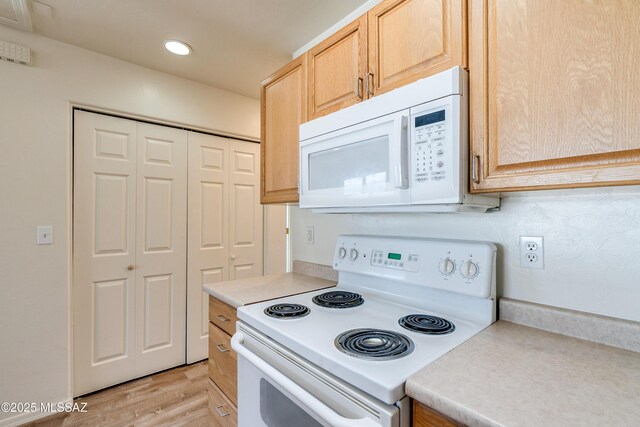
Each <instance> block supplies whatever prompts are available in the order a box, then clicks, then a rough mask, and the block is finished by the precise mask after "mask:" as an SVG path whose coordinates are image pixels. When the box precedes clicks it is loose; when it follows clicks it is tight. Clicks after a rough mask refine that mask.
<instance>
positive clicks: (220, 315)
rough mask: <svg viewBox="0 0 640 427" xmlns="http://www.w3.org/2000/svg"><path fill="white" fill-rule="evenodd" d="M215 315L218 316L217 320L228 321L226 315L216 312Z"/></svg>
mask: <svg viewBox="0 0 640 427" xmlns="http://www.w3.org/2000/svg"><path fill="white" fill-rule="evenodd" d="M216 317H217V318H218V320H219V321H221V322H228V321H229V319H227V318H226V317H224V316H223V315H222V314H218V315H217V316H216Z"/></svg>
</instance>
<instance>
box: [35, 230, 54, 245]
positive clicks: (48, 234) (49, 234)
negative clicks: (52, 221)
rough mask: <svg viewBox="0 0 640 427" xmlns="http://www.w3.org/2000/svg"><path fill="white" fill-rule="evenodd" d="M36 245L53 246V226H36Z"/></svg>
mask: <svg viewBox="0 0 640 427" xmlns="http://www.w3.org/2000/svg"><path fill="white" fill-rule="evenodd" d="M38 244H39V245H51V244H53V226H51V225H40V226H38Z"/></svg>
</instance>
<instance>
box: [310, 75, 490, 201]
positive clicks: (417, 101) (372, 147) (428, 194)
mask: <svg viewBox="0 0 640 427" xmlns="http://www.w3.org/2000/svg"><path fill="white" fill-rule="evenodd" d="M468 110H469V92H468V76H467V72H466V71H465V70H464V69H462V68H460V67H454V68H451V69H449V70H447V71H444V72H441V73H439V74H436V75H434V76H431V77H427V78H424V79H421V80H418V81H417V82H414V83H411V84H409V85H406V86H403V87H401V88H398V89H395V90H393V91H390V92H388V93H385V94H383V95H379V96H376V97H375V98H372V99H369V100H367V101H363V102H361V103H359V104H356V105H353V106H350V107H347V108H344V109H342V110H340V111H337V112H335V113H332V114H329V115H327V116H324V117H320V118H318V119H315V120H312V121H310V122H307V123H303V124H302V125H301V126H300V180H299V187H298V188H299V192H300V201H299V205H300V207H301V208H310V209H313V210H314V211H318V212H327V213H341V212H344V213H350V212H410V211H423V212H459V211H486V210H488V209H493V208H497V207H499V206H500V199H499V198H496V197H488V196H477V195H471V194H469V193H468V191H467V188H468V187H469V182H468V176H469V175H468V170H469V161H468V158H469V153H468V145H469V140H468Z"/></svg>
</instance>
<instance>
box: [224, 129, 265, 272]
mask: <svg viewBox="0 0 640 427" xmlns="http://www.w3.org/2000/svg"><path fill="white" fill-rule="evenodd" d="M230 142H231V143H230V144H229V148H230V150H229V160H230V162H229V163H230V175H229V177H230V179H229V184H230V200H229V208H230V216H229V250H230V261H231V263H230V264H231V265H230V271H229V278H230V279H231V280H233V279H245V278H247V277H253V276H261V275H262V274H263V258H262V257H263V235H262V232H263V223H262V206H261V205H260V169H259V168H260V166H259V165H260V145H259V144H254V143H250V142H243V141H230Z"/></svg>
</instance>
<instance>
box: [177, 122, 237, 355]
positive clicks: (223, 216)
mask: <svg viewBox="0 0 640 427" xmlns="http://www.w3.org/2000/svg"><path fill="white" fill-rule="evenodd" d="M229 141H230V140H229V139H228V138H221V137H217V136H213V135H205V134H202V133H198V132H189V184H188V187H189V213H188V215H189V239H188V242H189V243H188V244H189V258H188V267H187V270H188V280H187V283H188V285H187V286H188V289H187V362H188V363H193V362H196V361H198V360H202V359H206V358H207V354H208V338H209V325H208V319H209V304H208V297H207V294H206V293H205V292H203V291H202V286H203V285H206V284H212V283H216V282H222V281H225V280H228V279H229V244H228V242H229V225H228V224H229Z"/></svg>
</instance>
